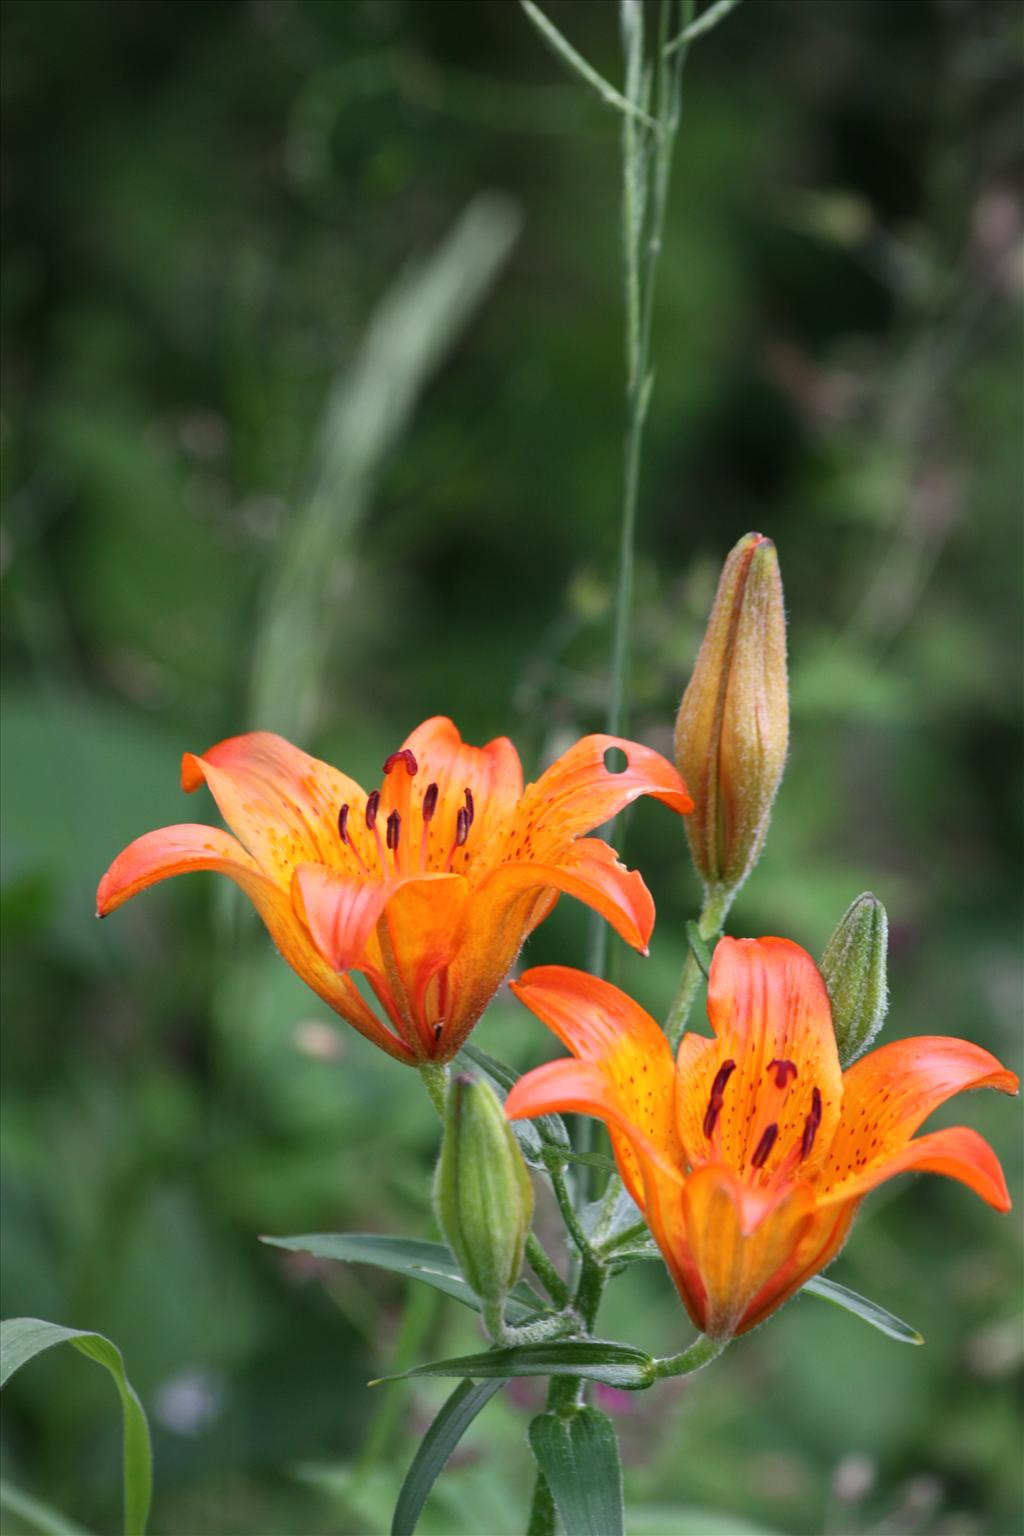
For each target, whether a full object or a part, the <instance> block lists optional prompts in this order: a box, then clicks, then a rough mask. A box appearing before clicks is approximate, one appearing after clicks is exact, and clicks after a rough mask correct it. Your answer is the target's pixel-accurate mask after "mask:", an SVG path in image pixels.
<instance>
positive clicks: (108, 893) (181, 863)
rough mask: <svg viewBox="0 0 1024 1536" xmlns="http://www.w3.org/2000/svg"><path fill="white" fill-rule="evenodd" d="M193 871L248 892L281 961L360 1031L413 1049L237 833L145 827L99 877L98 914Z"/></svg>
mask: <svg viewBox="0 0 1024 1536" xmlns="http://www.w3.org/2000/svg"><path fill="white" fill-rule="evenodd" d="M191 870H214V871H216V872H218V873H220V874H224V875H227V876H228V877H229V878H230V879H232V880H234V882H235V884H236V885H239V886H241V888H242V890H243V891H244V892H245V894H246V895H247V896H248V897H249V899H250V901H251V902H252V904H253V906H254V907H255V908H256V910H257V912H258V913H259V915H260V917H261V918H262V919H263V922H264V923H265V924H266V927H267V930H268V931H269V933H270V936H271V938H272V939H273V941H274V943H275V944H276V946H277V948H278V949H279V950H280V952H281V954H282V956H283V957H284V959H285V960H286V961H287V962H288V964H289V965H290V966H291V967H292V969H293V970H294V971H295V972H297V974H298V975H299V976H300V977H301V978H302V980H303V981H304V982H305V983H306V985H307V986H308V987H311V988H312V989H313V991H314V992H316V993H317V994H318V995H319V996H320V997H322V998H323V1000H324V1002H325V1003H326V1004H327V1005H328V1007H330V1008H333V1009H334V1011H335V1013H338V1014H340V1015H341V1017H342V1018H344V1019H346V1020H347V1021H348V1023H350V1024H352V1025H353V1026H354V1028H356V1029H357V1030H359V1032H360V1034H363V1035H366V1037H367V1038H368V1039H370V1040H372V1041H373V1042H374V1044H375V1045H379V1046H380V1047H381V1049H382V1050H385V1051H387V1052H388V1054H389V1055H390V1056H394V1057H396V1058H397V1059H398V1060H399V1061H411V1060H412V1059H413V1057H412V1053H411V1052H410V1051H409V1050H408V1049H407V1048H406V1046H405V1045H404V1044H403V1043H402V1041H400V1040H399V1039H397V1037H396V1036H395V1035H394V1034H393V1033H392V1031H391V1030H389V1029H386V1028H385V1027H384V1025H383V1024H382V1023H381V1022H380V1020H379V1019H378V1018H377V1016H376V1015H375V1014H374V1013H373V1011H372V1010H371V1009H370V1008H369V1007H368V1006H367V1004H366V1003H365V1002H364V1001H363V999H362V998H361V997H360V995H359V993H358V992H357V991H356V988H355V987H354V986H353V984H352V982H351V981H350V980H349V979H348V977H344V976H339V975H337V974H336V972H335V971H334V970H333V969H332V968H331V967H330V966H329V965H328V964H327V963H326V962H325V961H324V959H323V958H322V956H321V955H320V954H319V953H318V951H317V949H316V948H315V946H314V944H313V942H312V940H311V939H310V936H309V932H308V930H307V929H306V927H305V924H304V923H303V922H302V921H301V919H300V917H299V915H298V913H297V912H296V910H295V907H294V905H293V903H292V899H291V894H290V892H289V891H287V890H283V889H282V888H281V886H280V885H278V884H277V883H276V882H275V881H273V880H271V879H269V878H268V877H267V876H266V875H265V874H264V873H263V872H262V870H261V869H260V868H259V866H258V865H257V863H256V861H255V859H253V858H252V857H251V856H250V855H249V854H248V853H246V851H245V849H244V848H243V847H242V845H241V843H239V842H238V840H237V838H234V837H232V836H231V834H230V833H229V832H222V831H221V830H220V828H219V827H204V826H199V825H189V824H186V825H182V826H177V827H164V828H162V829H161V830H160V831H158V832H147V833H146V835H145V836H144V837H140V838H137V839H136V841H135V842H134V843H131V844H130V845H129V846H128V847H127V848H126V849H125V850H124V852H123V853H121V854H119V855H118V857H117V858H116V859H115V860H114V862H113V864H112V865H111V866H110V868H109V869H108V870H107V873H106V874H105V875H104V876H103V879H102V880H101V881H100V885H99V890H98V891H97V893H96V907H97V912H98V914H99V916H100V917H105V916H106V915H107V913H108V912H113V911H114V910H115V909H116V908H117V907H119V906H121V905H122V904H123V903H124V902H126V901H128V900H130V898H131V897H132V896H135V895H137V894H138V893H139V892H140V891H144V890H147V889H148V887H149V886H151V885H155V884H156V883H157V882H158V881H160V880H167V879H169V878H170V877H171V876H172V875H180V874H186V873H188V872H189V871H191Z"/></svg>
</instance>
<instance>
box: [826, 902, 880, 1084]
mask: <svg viewBox="0 0 1024 1536" xmlns="http://www.w3.org/2000/svg"><path fill="white" fill-rule="evenodd" d="M888 947H889V919H888V918H887V917H886V915H885V908H884V907H883V906H882V903H881V902H880V901H879V900H878V897H877V896H872V894H871V892H870V891H865V892H864V894H863V895H861V896H858V897H857V899H856V900H855V901H852V902H851V903H850V905H849V906H848V907H847V909H846V911H845V912H844V913H843V916H842V918H841V919H840V922H839V926H838V928H837V929H836V931H835V933H834V934H833V935H832V937H831V938H830V939H829V941H828V944H827V945H826V946H825V953H824V954H823V955H822V957H821V965H820V967H819V969H820V970H821V974H822V976H823V977H824V979H825V986H826V987H827V988H828V995H829V998H830V1000H831V1003H832V1027H833V1029H834V1030H835V1033H836V1045H837V1046H838V1047H839V1061H840V1065H841V1066H843V1067H844V1068H845V1067H848V1066H849V1065H850V1063H851V1061H856V1059H857V1057H858V1056H860V1055H862V1054H863V1052H864V1051H866V1050H867V1048H868V1046H869V1045H870V1044H871V1042H872V1040H873V1039H874V1038H875V1036H876V1035H877V1034H878V1031H879V1030H880V1029H881V1027H882V1024H883V1022H884V1020H885V1015H886V1011H887V1010H888V1007H889V995H888V987H887V985H886V954H887V950H888Z"/></svg>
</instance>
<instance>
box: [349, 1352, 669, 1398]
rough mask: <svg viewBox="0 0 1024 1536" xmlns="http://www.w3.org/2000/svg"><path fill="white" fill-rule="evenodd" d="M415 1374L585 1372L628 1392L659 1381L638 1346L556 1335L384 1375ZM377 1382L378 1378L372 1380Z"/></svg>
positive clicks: (384, 1378)
mask: <svg viewBox="0 0 1024 1536" xmlns="http://www.w3.org/2000/svg"><path fill="white" fill-rule="evenodd" d="M411 1376H470V1377H477V1376H478V1377H481V1378H492V1377H495V1376H581V1377H584V1378H585V1379H586V1380H587V1381H603V1382H604V1383H605V1385H606V1386H609V1387H622V1388H623V1389H624V1390H625V1391H627V1392H633V1391H639V1390H641V1389H642V1388H643V1387H649V1386H650V1385H651V1382H652V1381H653V1380H654V1361H653V1360H652V1359H651V1357H650V1355H647V1354H645V1353H644V1351H643V1350H642V1349H636V1348H634V1346H633V1345H632V1344H614V1343H611V1342H609V1341H608V1340H606V1339H556V1340H552V1341H550V1342H545V1343H543V1344H516V1345H513V1346H511V1347H510V1348H508V1349H489V1350H485V1351H483V1352H482V1353H481V1354H478V1355H461V1356H459V1357H458V1358H457V1359H453V1360H433V1361H431V1363H430V1364H429V1365H417V1366H415V1367H414V1368H413V1369H412V1370H411V1371H402V1372H401V1373H399V1374H398V1375H395V1376H382V1377H380V1378H379V1380H380V1381H404V1380H405V1379H406V1378H407V1377H411ZM371 1385H372V1386H376V1385H377V1382H372V1383H371Z"/></svg>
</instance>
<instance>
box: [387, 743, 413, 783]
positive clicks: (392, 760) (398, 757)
mask: <svg viewBox="0 0 1024 1536" xmlns="http://www.w3.org/2000/svg"><path fill="white" fill-rule="evenodd" d="M398 763H404V764H405V766H406V770H407V772H408V774H409V777H410V778H414V777H415V774H416V770H417V768H418V767H419V763H418V762H417V761H416V759H415V757H414V756H413V754H412V753H411V752H410V751H409V748H408V747H402V748H401V749H400V750H399V751H398V752H392V754H391V756H390V757H389V758H388V760H387V762H386V763H385V764H384V772H385V773H390V772H391V770H392V768H394V767H395V766H396V765H397V764H398Z"/></svg>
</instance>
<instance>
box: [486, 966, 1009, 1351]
mask: <svg viewBox="0 0 1024 1536" xmlns="http://www.w3.org/2000/svg"><path fill="white" fill-rule="evenodd" d="M513 990H514V991H515V993H516V995H517V997H519V998H520V1000H521V1001H522V1002H524V1003H525V1004H526V1006H527V1007H528V1008H529V1009H530V1010H531V1011H532V1012H533V1013H535V1014H536V1015H537V1017H538V1018H540V1019H542V1020H543V1021H544V1023H545V1024H547V1025H549V1026H550V1028H551V1029H553V1030H554V1031H555V1033H556V1034H557V1035H558V1036H559V1038H560V1039H561V1040H562V1041H563V1042H564V1043H565V1044H566V1045H567V1046H568V1047H569V1049H570V1050H571V1051H572V1052H573V1054H574V1056H575V1057H576V1058H577V1059H576V1060H566V1059H562V1060H559V1061H553V1062H549V1063H548V1064H547V1065H546V1066H543V1067H538V1068H536V1069H535V1070H534V1071H532V1072H529V1073H527V1074H526V1076H525V1077H523V1078H521V1079H520V1081H519V1082H518V1083H517V1084H516V1085H515V1087H514V1088H513V1089H512V1091H511V1093H510V1094H509V1096H508V1099H507V1101H506V1112H507V1113H508V1114H509V1116H510V1117H511V1118H513V1119H519V1118H522V1117H524V1116H533V1115H542V1114H550V1113H553V1112H557V1111H572V1112H574V1113H579V1114H590V1115H596V1116H598V1117H599V1118H600V1119H602V1120H604V1121H605V1122H606V1123H607V1125H608V1129H609V1131H610V1133H611V1138H612V1145H613V1148H614V1152H615V1160H616V1163H617V1164H618V1168H619V1172H620V1174H621V1175H622V1179H623V1182H624V1183H625V1185H626V1188H627V1189H628V1190H629V1193H630V1194H631V1195H632V1196H633V1198H634V1200H636V1202H637V1204H638V1205H639V1206H640V1209H641V1211H642V1212H643V1214H644V1217H645V1219H646V1221H647V1223H648V1225H649V1227H650V1229H651V1232H652V1234H653V1236H654V1238H655V1240H656V1242H657V1244H658V1246H659V1248H660V1249H661V1251H662V1254H663V1255H664V1258H665V1262H666V1263H667V1265H668V1267H669V1270H670V1272H671V1274H672V1278H673V1280H674V1281H675V1283H676V1287H677V1289H678V1291H679V1294H680V1296H681V1297H682V1299H683V1301H684V1302H685V1304H686V1307H687V1310H688V1311H689V1313H690V1316H691V1318H692V1319H693V1322H694V1323H695V1325H696V1326H697V1327H698V1328H699V1329H700V1330H701V1332H702V1333H706V1334H709V1335H711V1336H712V1337H713V1338H719V1339H728V1338H731V1337H732V1336H733V1335H734V1334H738V1333H745V1332H746V1331H747V1329H749V1328H753V1327H755V1326H756V1325H757V1324H758V1323H759V1322H761V1320H762V1319H763V1318H765V1317H767V1316H768V1314H769V1313H771V1312H773V1311H774V1310H775V1308H776V1307H779V1306H781V1305H782V1303H783V1302H784V1301H785V1300H786V1299H787V1297H789V1296H791V1295H793V1293H794V1292H795V1291H797V1290H799V1288H800V1287H801V1286H802V1285H803V1284H804V1283H805V1282H806V1281H807V1280H809V1279H810V1278H811V1276H812V1275H814V1274H816V1273H817V1272H818V1271H819V1270H820V1269H823V1268H824V1267H825V1265H826V1264H828V1263H829V1262H830V1261H831V1260H832V1259H833V1258H834V1257H835V1256H836V1254H837V1253H838V1252H839V1249H840V1248H841V1246H842V1244H843V1242H844V1240H845V1238H846V1235H847V1233H848V1231H849V1229H850V1224H851V1222H852V1220H853V1217H854V1214H855V1213H856V1210H857V1207H858V1205H859V1204H860V1202H861V1200H862V1199H863V1197H864V1196H865V1195H866V1194H867V1193H868V1191H869V1190H871V1189H874V1188H875V1186H876V1185H878V1184H881V1183H882V1182H883V1181H884V1180H886V1179H890V1178H892V1177H893V1176H894V1175H895V1174H897V1173H902V1172H904V1171H906V1170H908V1169H920V1170H928V1171H930V1172H932V1173H944V1174H946V1175H947V1176H949V1177H950V1178H955V1179H959V1180H961V1182H962V1183H964V1184H966V1185H968V1187H969V1188H971V1189H973V1190H974V1191H975V1193H976V1194H978V1195H980V1196H981V1198H982V1199H983V1200H987V1201H988V1203H989V1205H992V1206H994V1207H995V1209H996V1210H999V1211H1006V1210H1008V1209H1009V1206H1010V1199H1009V1195H1008V1194H1007V1191H1006V1182H1005V1180H1004V1178H1003V1172H1002V1169H1001V1168H1000V1166H999V1162H998V1160H997V1158H996V1156H995V1153H994V1152H993V1151H992V1149H991V1147H990V1146H989V1145H988V1143H987V1142H986V1141H984V1140H983V1139H982V1137H981V1136H979V1135H978V1133H977V1132H976V1131H973V1130H969V1129H967V1128H966V1127H964V1126H955V1127H953V1128H951V1129H948V1130H940V1131H933V1132H931V1134H930V1135H927V1136H921V1137H919V1138H918V1139H916V1140H913V1139H912V1138H913V1136H914V1132H915V1131H916V1130H917V1129H918V1127H919V1126H920V1125H921V1123H922V1121H923V1120H924V1119H925V1118H926V1117H927V1116H928V1115H929V1114H930V1113H931V1112H932V1110H934V1109H937V1108H938V1106H939V1105H940V1104H942V1103H944V1102H945V1100H946V1099H948V1098H950V1097H952V1095H953V1094H955V1093H959V1092H961V1091H962V1090H964V1089H967V1088H981V1087H990V1088H999V1089H1001V1090H1002V1091H1003V1092H1005V1093H1013V1092H1015V1091H1016V1088H1017V1079H1016V1077H1015V1076H1014V1074H1013V1073H1012V1072H1008V1071H1006V1070H1005V1068H1003V1067H1002V1066H1001V1065H1000V1063H999V1062H998V1061H997V1060H996V1059H995V1057H994V1056H990V1055H989V1053H988V1052H987V1051H983V1050H982V1049H981V1048H980V1047H979V1046H976V1045H971V1044H969V1043H968V1042H967V1041H965V1040H954V1039H947V1038H945V1037H943V1036H938V1035H934V1036H933V1035H928V1036H923V1037H921V1038H918V1039H914V1040H897V1041H894V1042H893V1043H892V1044H890V1045H884V1046H882V1047H881V1048H880V1049H878V1050H875V1051H872V1052H870V1053H869V1054H868V1055H866V1056H862V1057H861V1058H860V1059H859V1060H858V1061H857V1062H855V1063H854V1065H853V1066H852V1067H850V1069H849V1070H848V1071H847V1072H845V1073H843V1072H841V1071H840V1066H839V1057H838V1053H837V1049H836V1042H835V1037H834V1035H833V1032H832V1018H831V1012H830V1009H829V1001H828V994H827V992H826V990H825V985H824V982H823V981H822V978H821V976H820V975H819V973H818V970H817V968H816V967H815V965H814V962H813V961H812V959H811V957H810V956H809V955H808V954H806V953H805V951H804V950H802V949H801V948H800V947H799V946H798V945H796V944H793V943H791V942H790V941H789V940H788V939H774V938H772V939H722V940H721V942H720V943H719V944H718V946H717V948H716V950H715V954H714V959H713V961H712V965H711V974H710V979H709V982H708V1016H709V1018H710V1020H711V1025H712V1028H713V1029H714V1032H715V1033H714V1037H713V1038H711V1039H708V1038H706V1037H704V1036H700V1035H694V1034H688V1035H686V1036H685V1037H684V1038H683V1041H682V1044H681V1045H680V1047H679V1053H678V1057H677V1059H676V1062H675V1063H673V1060H672V1053H671V1050H670V1047H669V1044H668V1041H667V1040H666V1038H665V1036H664V1035H663V1034H662V1032H661V1030H660V1029H659V1028H658V1026H657V1024H656V1023H655V1022H654V1020H653V1019H652V1018H651V1017H650V1015H649V1014H647V1013H645V1012H644V1010H643V1009H642V1008H640V1007H639V1006H638V1005H637V1004H636V1003H634V1002H633V1000H632V999H631V998H629V997H627V996H626V995H625V993H623V992H620V991H619V990H618V988H617V987H613V986H611V985H610V984H609V983H608V982H605V981H598V980H596V979H595V978H594V977H593V976H587V975H585V974H584V973H583V972H581V971H574V970H569V969H567V968H566V967H563V966H541V967H538V968H536V969H534V970H531V971H527V972H526V973H525V974H524V976H523V977H522V979H521V981H519V982H514V983H513Z"/></svg>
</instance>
